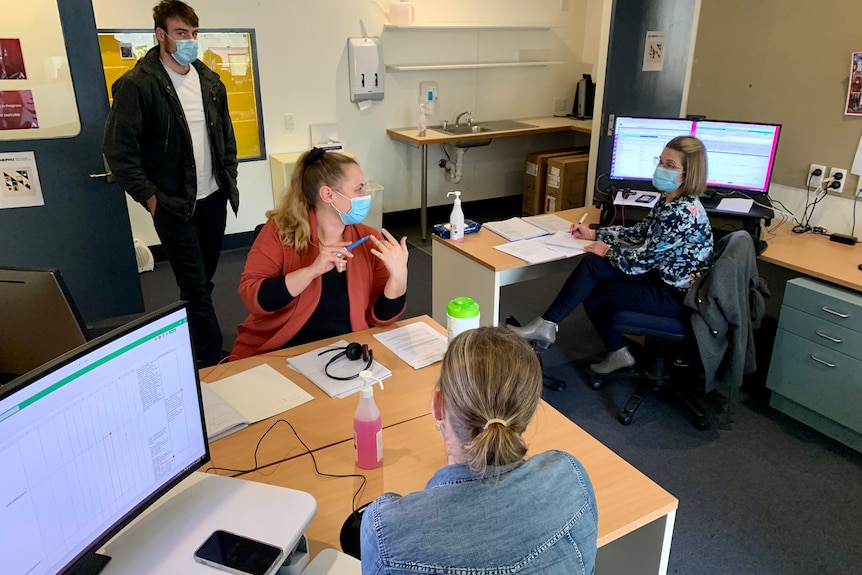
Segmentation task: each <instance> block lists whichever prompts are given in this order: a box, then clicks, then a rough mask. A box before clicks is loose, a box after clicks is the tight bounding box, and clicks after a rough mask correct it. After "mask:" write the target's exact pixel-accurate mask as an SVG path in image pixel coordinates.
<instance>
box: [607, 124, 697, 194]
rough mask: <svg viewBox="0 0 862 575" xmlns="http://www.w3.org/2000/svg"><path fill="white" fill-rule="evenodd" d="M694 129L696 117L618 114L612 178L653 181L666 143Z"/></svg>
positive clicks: (612, 155)
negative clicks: (657, 163)
mask: <svg viewBox="0 0 862 575" xmlns="http://www.w3.org/2000/svg"><path fill="white" fill-rule="evenodd" d="M693 130H694V121H693V120H681V119H673V118H634V117H631V116H617V117H616V119H615V120H614V147H613V152H612V154H611V167H610V174H609V175H610V178H611V180H632V181H634V182H639V181H643V182H652V176H653V172H655V158H657V157H658V156H660V155H661V153H662V150H664V146H665V144H667V143H668V142H669V141H670V140H672V139H673V138H675V137H677V136H688V135H690V134H691V133H692V131H693Z"/></svg>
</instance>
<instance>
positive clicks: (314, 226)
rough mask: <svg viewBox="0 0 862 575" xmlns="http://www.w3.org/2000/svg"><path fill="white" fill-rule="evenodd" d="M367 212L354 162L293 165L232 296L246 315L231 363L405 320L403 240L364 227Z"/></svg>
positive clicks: (325, 156)
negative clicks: (238, 299) (287, 185)
mask: <svg viewBox="0 0 862 575" xmlns="http://www.w3.org/2000/svg"><path fill="white" fill-rule="evenodd" d="M370 206H371V196H369V195H368V191H367V190H366V189H365V177H364V175H363V174H362V170H361V169H360V168H359V165H358V164H357V163H356V162H355V161H354V160H353V159H352V158H350V157H348V156H346V155H344V154H339V153H337V152H326V151H324V150H321V149H319V148H314V149H312V150H310V151H308V152H306V153H304V154H303V155H302V156H300V158H299V160H298V161H297V164H296V168H295V169H294V171H293V176H292V177H291V179H290V188H289V189H288V190H287V193H286V194H285V196H284V198H283V199H282V201H281V203H280V205H279V206H278V207H277V208H276V209H275V210H272V211H270V212H267V214H266V215H267V222H266V224H265V225H264V226H263V229H262V230H261V232H260V234H259V235H258V237H257V239H256V240H255V242H254V245H253V246H252V248H251V251H250V252H249V254H248V259H247V260H246V264H245V269H244V270H243V272H242V278H241V279H240V283H239V290H238V291H239V295H240V297H241V298H242V301H243V302H244V303H245V306H246V307H247V308H248V310H249V312H250V313H249V315H248V317H247V318H246V320H245V321H244V322H243V323H241V324H240V325H239V327H238V328H237V338H236V343H235V344H234V347H233V352H232V355H234V356H237V357H239V358H244V357H248V356H251V355H255V354H258V353H265V352H268V351H272V350H274V349H281V348H283V347H288V346H293V345H298V344H301V343H307V342H309V341H316V340H319V339H323V338H326V337H332V336H335V335H340V334H343V333H348V332H351V331H359V330H363V329H367V328H368V327H370V326H372V325H388V324H390V323H392V322H394V321H395V320H396V319H397V318H398V316H399V315H401V313H403V311H404V304H405V302H406V299H407V238H401V241H400V242H398V241H397V240H396V239H395V238H394V237H392V235H391V234H390V233H389V232H388V231H386V230H385V229H384V230H382V234H381V233H380V232H378V231H377V230H375V229H374V228H370V227H368V226H365V225H363V224H361V223H360V222H362V220H363V219H365V216H366V215H367V214H368V209H369V208H370ZM366 236H368V241H364V242H362V243H361V244H359V245H357V246H355V247H353V248H352V249H350V250H348V249H346V248H347V247H348V246H350V245H351V244H353V243H354V242H356V241H358V240H361V239H362V238H364V237H366Z"/></svg>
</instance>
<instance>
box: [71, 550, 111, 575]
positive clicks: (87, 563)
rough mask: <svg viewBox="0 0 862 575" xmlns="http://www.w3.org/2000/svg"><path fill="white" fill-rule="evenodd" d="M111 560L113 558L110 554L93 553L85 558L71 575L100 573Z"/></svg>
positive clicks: (94, 574)
mask: <svg viewBox="0 0 862 575" xmlns="http://www.w3.org/2000/svg"><path fill="white" fill-rule="evenodd" d="M110 560H111V558H110V557H109V556H108V555H102V554H101V553H91V554H89V555H87V556H86V557H85V558H84V561H83V562H82V563H81V564H80V565H79V566H78V568H77V569H75V570H74V571H72V572H71V575H98V574H99V573H101V572H102V569H104V568H105V565H107V564H108V561H110Z"/></svg>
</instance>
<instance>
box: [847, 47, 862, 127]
mask: <svg viewBox="0 0 862 575" xmlns="http://www.w3.org/2000/svg"><path fill="white" fill-rule="evenodd" d="M844 113H845V114H847V115H850V116H862V52H853V56H852V57H851V58H850V81H849V82H848V85H847V106H846V107H845V108H844Z"/></svg>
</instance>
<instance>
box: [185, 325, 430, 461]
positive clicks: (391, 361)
mask: <svg viewBox="0 0 862 575" xmlns="http://www.w3.org/2000/svg"><path fill="white" fill-rule="evenodd" d="M417 321H425V322H426V323H428V325H431V326H433V327H434V328H435V329H437V330H439V331H440V332H441V333H444V334H445V333H446V331H445V330H444V329H443V328H442V327H440V326H439V325H438V324H436V323H435V322H434V321H432V320H431V318H429V317H428V316H419V317H415V318H411V319H408V320H402V321H398V322H396V323H395V324H394V325H393V326H392V327H393V328H394V327H399V326H403V325H407V324H410V323H414V322H417ZM386 329H391V328H372V329H369V330H365V331H362V332H357V333H352V334H347V335H344V336H339V337H334V338H330V339H327V340H322V341H319V342H314V343H309V344H305V345H301V346H297V347H294V348H290V349H285V350H279V351H275V352H272V353H268V354H264V355H258V356H254V357H250V358H247V359H244V360H242V361H236V362H229V363H226V364H222V365H220V366H218V367H216V368H214V369H212V368H210V369H203V370H201V379H202V380H205V381H208V382H209V381H217V380H219V379H221V378H223V377H227V376H229V375H233V374H235V373H238V372H240V371H244V370H247V369H250V368H252V367H256V366H258V365H260V364H262V363H267V364H269V365H270V366H272V367H273V368H274V369H275V370H276V371H278V372H279V373H281V374H282V375H284V376H285V377H287V378H288V379H290V380H291V381H293V382H294V383H296V384H297V385H298V386H299V387H301V388H302V389H304V390H305V391H307V392H308V393H310V394H311V395H312V396H314V400H312V401H309V402H307V403H304V404H302V405H300V406H298V407H295V408H293V409H291V410H290V411H287V412H285V413H282V414H280V415H276V416H274V417H270V418H269V419H265V420H263V421H260V422H258V423H255V424H253V425H251V426H249V427H248V428H247V429H244V430H242V431H241V432H238V433H233V434H231V435H228V436H227V437H224V438H222V439H220V440H218V441H215V442H213V443H211V444H210V456H211V458H212V462H211V465H212V466H216V467H222V468H228V469H251V468H253V467H255V465H254V445H255V443H257V441H258V439H260V437H261V436H262V435H263V434H264V432H266V430H267V429H269V427H270V426H271V425H272V424H273V423H275V422H276V421H278V420H279V419H285V420H287V421H289V422H290V423H291V425H293V427H294V429H296V432H297V433H298V434H299V436H300V437H301V438H302V440H303V441H305V443H306V445H308V447H309V449H311V450H312V451H313V450H317V449H320V448H322V447H326V446H328V445H332V444H333V443H338V442H341V441H348V440H349V441H350V442H351V443H350V445H351V446H352V445H353V443H352V440H353V414H354V412H355V411H356V402H357V398H358V395H350V396H348V397H345V398H343V399H333V398H330V397H329V396H328V395H326V393H324V392H323V391H322V390H321V389H320V388H319V387H317V386H316V385H314V383H312V382H311V381H310V380H309V379H308V378H306V377H305V376H304V375H301V374H300V373H299V372H296V371H294V370H293V369H291V368H290V367H288V365H287V358H288V357H292V356H296V355H300V354H302V353H305V352H308V351H311V350H313V349H317V348H319V347H323V346H324V345H326V344H328V343H332V342H335V341H338V340H340V339H344V340H346V341H349V342H354V341H355V342H358V343H365V344H368V346H369V347H371V348H372V349H373V350H374V358H375V359H376V360H377V361H379V362H380V363H381V364H383V365H385V366H386V367H388V368H389V369H390V370H392V377H388V378H386V379H384V380H383V385H384V386H385V388H386V389H385V391H383V392H378V393H375V394H374V399H375V401H376V402H377V406H378V407H379V408H380V411H381V412H383V413H384V414H386V417H385V419H384V420H383V424H384V425H387V426H388V425H394V424H396V423H400V422H402V421H407V420H409V419H412V418H415V417H419V416H422V415H425V414H428V413H430V412H431V392H432V390H433V389H434V385H435V384H436V383H437V377H438V376H439V374H440V366H439V364H438V365H430V366H428V367H424V368H422V369H413V368H412V367H410V366H409V365H408V364H406V363H405V362H404V361H402V360H401V359H400V358H399V357H398V356H396V355H395V354H394V353H392V352H391V351H390V350H389V348H387V347H385V346H384V345H383V344H382V343H380V342H379V341H377V340H376V339H374V337H373V336H374V334H375V333H380V332H381V331H385V330H386ZM351 448H352V447H351ZM303 453H305V448H303V447H302V445H301V444H300V443H299V441H298V440H297V439H296V436H295V435H294V434H293V432H292V431H291V430H290V428H289V427H288V426H287V425H284V424H283V423H282V424H279V425H278V426H277V427H276V428H274V429H273V430H272V431H270V432H269V434H267V436H266V439H264V440H263V442H262V443H261V445H260V449H259V450H258V465H265V464H267V463H271V462H273V461H279V460H281V459H284V458H286V457H294V456H298V455H301V454H303ZM211 465H209V464H208V465H207V466H206V467H204V468H203V469H207V468H209V467H210V466H211Z"/></svg>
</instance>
